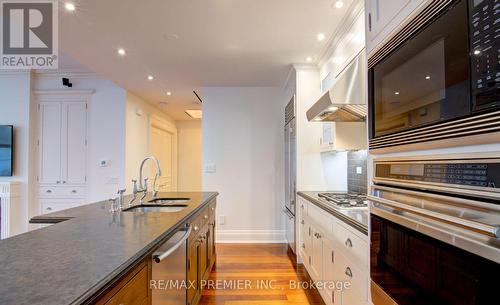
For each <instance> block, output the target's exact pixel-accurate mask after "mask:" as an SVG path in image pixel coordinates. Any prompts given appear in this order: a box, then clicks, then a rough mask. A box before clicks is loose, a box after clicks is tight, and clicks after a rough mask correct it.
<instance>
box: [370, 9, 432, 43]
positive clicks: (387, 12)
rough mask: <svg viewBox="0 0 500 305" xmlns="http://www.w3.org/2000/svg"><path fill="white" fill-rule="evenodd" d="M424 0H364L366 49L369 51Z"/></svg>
mask: <svg viewBox="0 0 500 305" xmlns="http://www.w3.org/2000/svg"><path fill="white" fill-rule="evenodd" d="M425 1H426V0H390V1H389V0H365V24H366V50H367V52H368V53H370V52H371V51H372V50H373V49H375V48H376V47H377V46H378V45H379V44H380V43H381V42H382V41H383V40H384V39H385V38H386V37H387V36H388V35H389V34H391V33H392V32H393V31H394V30H395V29H396V28H398V26H400V25H401V24H402V23H404V22H405V20H406V19H407V18H408V17H409V16H410V15H412V13H413V12H415V10H416V9H417V8H419V6H420V5H421V4H422V3H424V2H425Z"/></svg>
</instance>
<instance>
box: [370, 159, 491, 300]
mask: <svg viewBox="0 0 500 305" xmlns="http://www.w3.org/2000/svg"><path fill="white" fill-rule="evenodd" d="M369 200H370V212H371V216H370V217H371V221H370V232H371V233H370V234H371V247H370V254H371V255H370V260H371V265H370V273H371V281H372V289H371V291H372V299H373V302H374V304H375V305H382V304H399V305H417V304H418V305H424V304H425V305H438V304H439V305H452V304H453V305H473V304H475V305H479V304H481V305H483V304H484V305H486V304H496V303H498V290H497V289H498V275H499V274H500V239H499V237H500V153H495V154H475V155H471V156H466V155H446V156H432V157H419V158H412V157H406V158H385V159H376V160H375V162H374V178H373V190H372V195H370V196H369Z"/></svg>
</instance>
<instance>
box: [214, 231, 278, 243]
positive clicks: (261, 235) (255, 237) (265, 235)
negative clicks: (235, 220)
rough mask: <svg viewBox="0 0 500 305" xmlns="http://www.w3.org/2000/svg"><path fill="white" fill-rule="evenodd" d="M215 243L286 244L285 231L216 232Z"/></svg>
mask: <svg viewBox="0 0 500 305" xmlns="http://www.w3.org/2000/svg"><path fill="white" fill-rule="evenodd" d="M216 232H217V233H216V242H217V243H261V244H264V243H266V244H278V243H286V238H285V230H217V231H216Z"/></svg>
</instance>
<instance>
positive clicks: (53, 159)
mask: <svg viewBox="0 0 500 305" xmlns="http://www.w3.org/2000/svg"><path fill="white" fill-rule="evenodd" d="M39 132H40V134H39V139H38V149H39V156H40V160H39V175H38V182H39V183H40V184H82V183H85V181H86V155H87V149H86V147H87V104H86V103H83V102H69V103H65V102H43V103H40V104H39Z"/></svg>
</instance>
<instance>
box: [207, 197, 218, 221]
mask: <svg viewBox="0 0 500 305" xmlns="http://www.w3.org/2000/svg"><path fill="white" fill-rule="evenodd" d="M216 206H217V203H216V201H215V200H214V201H212V203H210V204H209V206H208V216H209V217H210V218H213V219H215V208H216Z"/></svg>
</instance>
